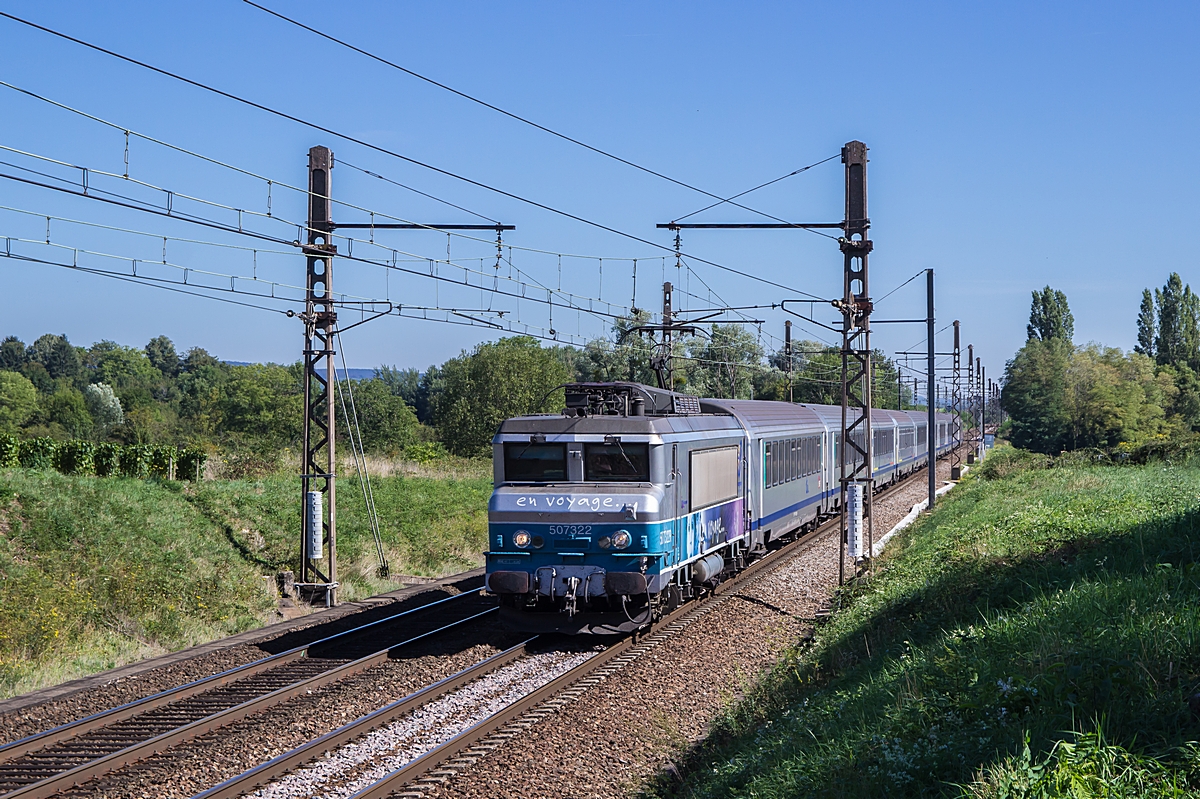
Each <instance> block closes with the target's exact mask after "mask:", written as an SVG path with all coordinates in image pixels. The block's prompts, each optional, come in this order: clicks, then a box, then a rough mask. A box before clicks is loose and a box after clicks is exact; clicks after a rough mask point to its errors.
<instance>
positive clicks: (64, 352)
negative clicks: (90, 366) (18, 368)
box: [29, 333, 83, 380]
mask: <svg viewBox="0 0 1200 799" xmlns="http://www.w3.org/2000/svg"><path fill="white" fill-rule="evenodd" d="M29 360H31V361H33V362H34V363H40V364H41V365H42V366H44V367H46V371H47V372H48V373H49V374H50V377H52V378H54V379H56V380H57V379H58V378H60V377H65V378H67V379H68V380H76V379H78V378H79V377H81V376H82V375H83V363H82V362H81V361H80V359H79V353H78V352H76V351H75V348H74V347H72V346H71V342H69V341H67V337H66V336H65V335H62V336H55V335H52V334H50V333H47V334H46V335H44V336H40V337H39V338H38V340H37V341H35V342H33V344H32V345H30V347H29Z"/></svg>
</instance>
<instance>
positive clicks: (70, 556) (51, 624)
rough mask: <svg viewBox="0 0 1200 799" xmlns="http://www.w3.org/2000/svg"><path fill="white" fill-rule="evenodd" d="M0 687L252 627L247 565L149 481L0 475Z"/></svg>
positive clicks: (213, 530) (256, 585)
mask: <svg viewBox="0 0 1200 799" xmlns="http://www.w3.org/2000/svg"><path fill="white" fill-rule="evenodd" d="M0 529H3V530H4V531H5V534H4V535H3V536H0V574H2V575H4V579H2V580H0V607H3V608H4V613H2V614H0V693H3V694H11V693H13V692H19V691H20V690H22V689H24V690H29V689H31V688H34V687H40V685H42V684H45V683H46V682H58V681H60V680H61V679H64V678H67V679H69V678H71V677H75V676H81V675H82V674H86V673H90V672H94V671H100V670H103V669H105V668H110V667H112V666H113V665H117V663H121V662H127V661H129V660H136V659H139V658H141V657H145V656H147V655H149V654H155V653H161V652H163V651H168V650H172V649H177V648H180V647H183V646H188V645H191V644H194V643H199V642H202V641H207V640H211V639H213V638H218V637H222V636H225V635H229V634H232V633H236V632H240V631H242V630H245V629H248V628H250V627H253V626H256V625H258V624H261V623H262V621H263V619H264V616H265V614H266V611H267V610H268V608H269V607H270V605H271V603H272V600H271V596H270V594H268V593H267V592H266V591H264V590H263V580H262V578H261V577H260V575H259V569H258V567H257V566H255V565H254V564H251V563H248V562H246V561H245V560H243V559H242V558H241V557H240V556H239V554H238V553H237V551H236V550H235V549H234V548H233V547H231V546H230V544H229V541H228V539H227V538H226V536H225V534H224V531H223V530H222V529H221V528H219V527H218V526H216V525H215V524H213V522H211V521H210V520H209V519H207V518H206V517H205V516H204V515H203V514H202V513H200V512H199V511H197V510H196V509H195V508H194V507H193V506H192V505H191V504H190V503H188V502H187V501H186V500H185V499H184V498H183V497H182V496H181V494H180V492H178V491H170V490H167V489H166V488H164V487H162V486H161V485H159V484H158V483H155V482H145V481H140V480H125V479H120V478H118V479H111V480H98V479H96V478H94V477H67V476H64V475H59V474H57V473H53V472H30V471H23V470H10V471H5V472H0Z"/></svg>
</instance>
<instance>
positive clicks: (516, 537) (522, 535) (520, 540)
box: [513, 530, 533, 549]
mask: <svg viewBox="0 0 1200 799" xmlns="http://www.w3.org/2000/svg"><path fill="white" fill-rule="evenodd" d="M531 543H533V536H531V535H530V534H529V533H528V532H527V531H525V530H517V531H516V532H515V533H513V546H515V547H516V548H517V549H528V548H529V545H530V544H531Z"/></svg>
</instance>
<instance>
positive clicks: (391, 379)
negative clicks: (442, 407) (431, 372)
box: [374, 366, 421, 408]
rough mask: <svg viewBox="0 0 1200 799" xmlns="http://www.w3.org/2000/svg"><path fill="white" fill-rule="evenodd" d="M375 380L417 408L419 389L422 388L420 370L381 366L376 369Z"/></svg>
mask: <svg viewBox="0 0 1200 799" xmlns="http://www.w3.org/2000/svg"><path fill="white" fill-rule="evenodd" d="M374 379H375V380H380V381H382V382H383V384H384V385H385V386H387V388H388V391H390V392H392V393H393V394H395V395H396V396H397V397H403V398H404V401H405V402H407V403H408V404H409V405H411V406H413V407H414V408H415V407H417V389H418V388H420V386H421V370H420V369H397V368H396V367H395V366H379V367H376V369H375V375H374Z"/></svg>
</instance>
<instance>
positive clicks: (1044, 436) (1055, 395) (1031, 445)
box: [1000, 339, 1071, 454]
mask: <svg viewBox="0 0 1200 799" xmlns="http://www.w3.org/2000/svg"><path fill="white" fill-rule="evenodd" d="M1070 358H1071V347H1070V345H1068V344H1066V343H1064V342H1062V341H1060V340H1057V339H1052V340H1050V341H1042V340H1041V339H1030V340H1029V341H1028V342H1026V343H1025V346H1024V347H1022V348H1021V349H1020V351H1019V352H1018V353H1017V356H1016V357H1015V358H1013V360H1011V361H1009V362H1008V364H1007V366H1006V367H1005V370H1004V389H1003V391H1002V392H1001V395H1000V404H1001V407H1003V408H1004V410H1005V412H1006V413H1008V415H1009V416H1010V417H1011V419H1012V432H1011V436H1012V443H1013V445H1014V446H1016V447H1019V448H1021V449H1030V450H1033V451H1035V452H1043V453H1048V454H1052V453H1056V452H1060V451H1061V450H1062V449H1063V448H1065V446H1066V444H1067V435H1068V429H1069V424H1070V416H1069V412H1068V410H1067V367H1068V365H1069V364H1070Z"/></svg>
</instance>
